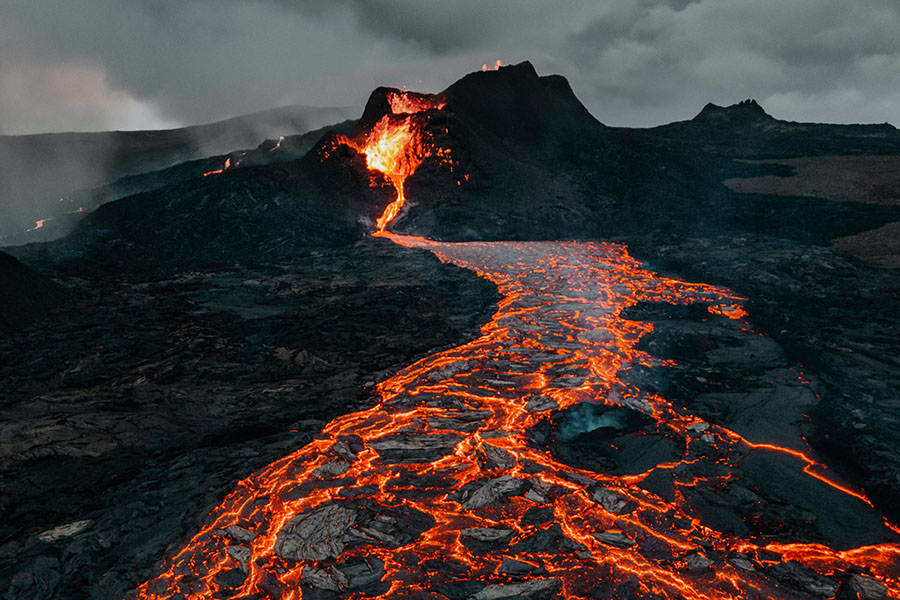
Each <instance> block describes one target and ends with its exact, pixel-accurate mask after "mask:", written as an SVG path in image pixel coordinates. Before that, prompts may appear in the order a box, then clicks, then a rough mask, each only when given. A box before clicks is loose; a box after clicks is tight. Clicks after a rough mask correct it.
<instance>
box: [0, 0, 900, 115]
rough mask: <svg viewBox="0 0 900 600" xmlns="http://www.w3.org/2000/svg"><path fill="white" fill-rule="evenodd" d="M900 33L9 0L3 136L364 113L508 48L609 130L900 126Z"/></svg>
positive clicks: (415, 9)
mask: <svg viewBox="0 0 900 600" xmlns="http://www.w3.org/2000/svg"><path fill="white" fill-rule="evenodd" d="M898 30H900V5H898V4H897V3H896V1H895V0H871V1H867V2H866V3H864V6H862V5H860V4H856V3H847V2H843V1H834V0H792V2H783V1H782V0H754V1H750V0H669V1H664V2H652V1H650V0H605V1H596V0H591V1H588V0H576V1H572V2H567V3H548V2H543V1H537V0H495V1H493V2H481V1H476V0H455V1H454V0H445V1H443V2H440V3H437V2H435V3H425V2H421V0H333V1H331V2H319V1H315V2H313V1H309V0H298V1H290V0H260V1H258V2H253V3H250V2H244V1H239V0H189V1H176V0H83V1H82V2H78V3H73V2H68V1H63V0H42V1H41V2H33V1H30V0H29V1H26V0H5V2H4V6H3V7H2V8H0V83H2V87H0V132H4V133H10V132H15V133H23V132H26V131H48V130H58V129H96V128H110V127H119V128H131V127H139V126H147V127H158V126H162V125H164V124H167V123H176V122H177V123H195V122H202V121H210V120H214V119H218V118H224V117H227V116H231V115H235V114H240V113H246V112H251V111H254V110H261V109H265V108H269V107H273V106H278V105H284V104H292V103H299V104H309V105H323V106H350V105H358V104H361V103H362V102H364V101H365V98H366V97H367V96H368V93H369V91H370V90H371V89H372V88H374V87H376V86H378V85H396V86H406V87H409V88H414V89H421V90H423V91H437V90H440V89H442V88H443V87H445V86H446V85H448V84H449V83H451V82H452V81H454V80H455V79H457V78H458V77H460V76H462V75H464V74H465V73H466V72H469V71H471V70H475V69H477V68H479V67H480V65H481V63H483V62H488V63H492V62H493V60H494V59H496V58H500V59H502V60H504V62H518V61H521V60H531V61H532V62H533V63H534V64H535V66H536V67H537V69H538V71H539V72H542V73H551V72H555V73H561V74H563V75H566V76H567V77H568V78H569V79H570V81H571V82H572V86H573V88H574V89H575V91H576V93H577V94H578V95H579V97H581V99H582V100H583V101H584V102H585V104H586V105H587V106H588V108H589V109H590V110H591V111H592V112H593V113H594V115H595V116H597V118H599V119H600V120H601V121H604V122H606V123H609V124H616V125H639V126H644V125H654V124H659V123H663V122H668V121H671V120H675V119H684V118H689V117H691V116H692V115H693V114H695V113H696V112H697V111H699V110H700V108H701V107H702V106H703V105H704V104H705V103H706V102H709V101H712V102H716V103H720V104H725V103H731V102H735V101H737V100H740V99H742V98H745V97H755V98H757V99H758V100H760V101H761V102H762V103H763V105H764V106H765V107H766V108H767V109H768V110H769V112H771V113H773V114H774V115H775V116H777V117H782V118H790V119H798V120H812V121H834V122H884V121H889V122H893V123H895V124H900V47H898V45H897V44H896V41H895V38H896V31H898Z"/></svg>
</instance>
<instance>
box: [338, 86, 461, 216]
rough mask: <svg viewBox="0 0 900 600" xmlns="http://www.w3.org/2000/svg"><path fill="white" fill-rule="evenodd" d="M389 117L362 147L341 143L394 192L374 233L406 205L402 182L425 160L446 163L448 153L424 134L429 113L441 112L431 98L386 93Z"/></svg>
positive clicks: (447, 150)
mask: <svg viewBox="0 0 900 600" xmlns="http://www.w3.org/2000/svg"><path fill="white" fill-rule="evenodd" d="M387 100H388V103H389V104H390V106H391V114H387V115H384V116H383V117H381V119H380V120H379V121H378V122H377V123H376V124H375V126H374V127H373V128H372V130H371V131H370V132H369V133H368V134H367V135H366V136H365V140H364V142H363V143H361V144H360V143H356V142H353V141H352V140H349V139H344V140H342V141H343V142H344V143H346V144H348V145H350V146H352V147H354V148H355V149H356V150H357V151H358V152H361V153H363V154H365V155H366V166H367V167H368V168H369V169H370V170H372V171H378V172H379V173H382V174H384V176H385V177H387V178H388V180H389V181H390V182H391V184H392V185H393V186H394V189H395V190H397V197H396V198H395V199H394V201H393V202H391V203H390V204H389V205H388V206H387V208H385V209H384V211H383V212H382V213H381V216H379V217H378V219H377V221H376V228H377V231H378V233H381V232H383V231H384V230H385V228H386V227H387V225H388V223H390V222H391V221H393V220H394V218H396V216H397V215H398V214H399V213H400V209H402V208H403V205H404V204H405V203H406V194H405V192H404V182H405V181H406V178H407V177H409V176H410V175H412V174H413V173H414V172H415V170H416V169H417V168H418V167H419V165H420V164H422V161H423V160H424V159H425V158H427V157H429V156H436V157H438V158H440V160H442V161H449V160H450V151H449V149H442V148H435V147H434V146H433V144H432V142H431V140H430V139H429V137H428V135H427V134H426V133H425V130H424V125H425V123H426V121H427V118H428V117H427V115H425V114H423V113H426V112H427V111H430V110H441V109H442V108H444V104H445V103H444V102H442V101H440V100H439V99H437V98H436V97H434V96H428V95H424V94H416V93H413V92H396V91H390V92H388V94H387Z"/></svg>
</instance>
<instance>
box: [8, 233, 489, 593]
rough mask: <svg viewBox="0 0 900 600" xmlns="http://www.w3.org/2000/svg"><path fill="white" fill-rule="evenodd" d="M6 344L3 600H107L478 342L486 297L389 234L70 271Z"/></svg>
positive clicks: (470, 280) (477, 284) (484, 290)
mask: <svg viewBox="0 0 900 600" xmlns="http://www.w3.org/2000/svg"><path fill="white" fill-rule="evenodd" d="M63 281H64V282H65V283H67V284H68V285H69V288H70V290H71V291H70V294H69V296H70V298H69V300H68V303H67V305H66V306H65V307H64V308H62V309H57V311H56V312H55V313H53V314H52V315H51V316H50V317H49V318H46V319H45V320H44V322H43V323H42V324H40V325H39V326H32V327H29V328H26V329H24V330H21V331H20V332H19V333H18V334H16V335H12V336H8V337H5V338H3V339H0V356H2V357H3V361H2V364H0V398H2V414H3V422H2V425H0V440H2V446H3V454H2V458H0V479H2V481H3V485H2V489H0V508H2V513H3V519H2V525H0V582H2V585H0V588H2V595H3V597H4V598H10V599H17V600H18V599H21V600H32V599H37V598H71V599H81V598H115V597H120V596H121V595H122V594H124V592H125V591H127V590H128V589H130V588H131V587H133V586H134V585H135V583H136V582H137V581H139V580H140V579H142V578H146V577H148V576H150V575H151V574H152V571H153V570H154V569H156V568H157V567H158V565H159V561H160V559H161V558H162V557H163V556H166V555H168V554H170V553H171V549H172V548H174V547H175V546H176V545H177V544H180V543H181V541H182V540H183V539H184V537H185V536H186V535H188V534H190V533H191V532H193V531H194V530H196V528H197V527H198V526H199V525H200V523H201V522H202V519H203V515H204V514H205V513H206V512H207V511H208V510H209V509H210V508H212V507H213V506H214V505H215V504H217V503H218V502H219V501H220V500H221V498H222V497H223V496H224V495H225V494H226V493H227V492H228V491H230V490H231V489H233V487H234V484H235V482H236V481H237V480H238V479H240V478H242V477H245V476H247V475H248V474H250V473H252V472H253V471H254V470H256V469H259V468H261V467H263V466H264V465H266V464H268V463H270V462H272V461H273V460H275V459H277V458H280V457H281V456H284V455H285V454H288V453H289V452H291V451H293V450H294V449H295V448H297V447H298V446H303V445H304V444H306V443H307V442H308V441H309V440H310V439H312V437H313V435H315V434H316V433H317V432H318V431H320V430H321V428H322V427H323V426H324V424H325V423H326V422H327V421H328V420H330V419H332V418H334V417H335V416H338V415H340V414H344V413H346V412H349V411H355V410H360V409H362V408H365V407H367V406H369V405H370V404H371V403H372V402H373V398H372V392H373V386H374V384H375V382H377V381H380V380H382V379H383V378H384V377H386V376H387V375H388V374H390V373H392V372H393V371H395V370H396V369H398V368H399V367H401V366H403V365H404V364H408V363H409V362H412V361H414V360H415V359H416V358H418V357H419V356H422V355H424V354H426V353H428V352H431V351H433V350H434V349H435V348H439V347H442V346H447V345H455V344H458V343H460V342H462V341H464V340H465V339H468V338H470V337H472V336H473V335H474V334H475V333H476V332H477V330H478V326H479V325H480V324H481V323H482V322H483V321H484V320H486V319H487V318H488V316H489V315H490V312H491V310H492V309H491V306H492V303H493V302H494V300H495V292H494V289H493V287H492V286H491V285H490V284H488V283H486V282H482V281H479V280H478V279H477V278H476V277H474V276H470V275H467V274H464V273H461V272H459V271H458V270H456V269H453V268H451V267H447V266H442V265H440V264H439V263H438V261H437V260H436V259H434V258H431V257H428V256H425V255H422V254H420V253H417V252H412V251H407V250H403V249H401V248H397V247H395V246H394V245H393V244H390V243H388V242H386V241H384V240H368V241H362V242H361V243H360V244H359V245H356V246H350V247H347V248H339V249H331V250H329V249H322V250H312V251H308V252H306V253H303V254H300V255H298V256H296V258H295V260H294V261H292V262H285V263H280V264H267V265H256V266H254V267H241V268H228V269H211V268H206V269H203V270H194V271H176V272H173V273H169V274H166V275H161V274H159V273H158V272H153V271H150V272H143V273H142V272H136V271H132V272H130V273H128V275H127V276H123V275H121V274H109V275H107V276H104V277H99V278H97V279H93V280H85V279H78V278H64V279H63Z"/></svg>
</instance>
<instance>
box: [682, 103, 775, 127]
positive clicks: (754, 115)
mask: <svg viewBox="0 0 900 600" xmlns="http://www.w3.org/2000/svg"><path fill="white" fill-rule="evenodd" d="M774 120H775V119H774V117H772V116H771V115H770V114H769V113H767V112H766V111H765V110H764V109H763V107H762V106H760V105H759V103H758V102H757V101H756V100H754V99H753V98H748V99H746V100H741V101H740V102H738V103H737V104H732V105H731V106H718V105H716V104H713V103H712V102H710V103H709V104H707V105H706V106H704V107H703V110H701V111H700V113H699V114H698V115H697V116H696V117H694V118H693V121H696V122H708V123H732V124H752V123H758V122H763V121H774Z"/></svg>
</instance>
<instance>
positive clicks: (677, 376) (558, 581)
mask: <svg viewBox="0 0 900 600" xmlns="http://www.w3.org/2000/svg"><path fill="white" fill-rule="evenodd" d="M313 135H314V136H315V141H312V140H311V139H310V137H306V138H304V139H303V140H300V139H298V138H291V137H290V136H285V137H284V138H283V139H282V138H280V137H279V138H276V139H273V140H271V141H268V142H265V143H263V144H262V145H260V146H258V147H257V148H255V149H253V150H240V151H234V152H229V153H228V154H225V155H220V156H217V157H214V158H211V159H208V160H204V161H202V162H196V163H185V164H184V165H176V166H174V167H170V168H169V169H165V170H161V171H157V172H155V173H153V174H145V175H143V177H145V179H143V180H142V181H143V183H142V182H137V183H136V185H139V186H141V187H140V188H139V189H140V190H142V191H141V193H137V194H134V195H130V196H127V197H124V198H121V199H117V200H114V201H111V202H106V203H104V204H102V205H101V206H99V207H98V208H97V209H96V210H93V211H90V212H88V211H86V214H85V215H84V216H83V217H82V218H81V219H80V220H79V222H78V224H77V226H76V227H75V229H74V231H73V232H72V233H71V234H69V235H68V236H66V237H64V238H62V239H60V240H56V241H52V242H47V243H39V244H28V245H26V246H17V247H9V248H6V250H7V251H8V252H9V253H10V254H12V255H14V256H15V257H17V258H18V260H20V261H22V262H23V263H25V264H27V265H29V267H30V268H32V269H36V270H37V271H39V272H42V273H44V274H45V275H44V276H40V275H37V273H33V271H28V273H29V277H31V278H33V279H34V280H35V281H40V282H42V283H41V285H43V286H44V287H43V288H41V289H43V290H47V291H45V292H27V291H24V290H23V293H22V294H20V295H15V294H14V296H15V302H17V303H19V305H22V303H23V302H24V301H25V300H26V299H27V298H26V297H27V295H28V294H34V293H44V294H46V295H47V296H48V297H51V296H53V294H51V292H50V290H51V289H52V290H57V291H59V290H60V289H63V288H58V287H56V286H57V284H55V283H53V282H52V281H50V279H48V278H46V276H52V277H53V278H54V279H55V280H57V281H58V282H60V283H62V284H65V286H66V287H65V290H66V291H65V293H66V294H67V299H68V302H67V303H66V304H65V305H63V307H64V308H57V309H54V310H49V309H47V310H43V311H37V312H38V313H40V314H37V315H35V317H34V318H35V319H36V318H37V317H43V320H42V321H37V322H36V323H34V324H25V323H23V327H22V328H21V329H19V330H18V331H16V332H11V333H9V334H7V335H6V336H5V337H3V338H0V350H2V352H3V355H4V356H9V357H10V361H9V363H8V364H5V365H4V366H3V367H2V370H0V381H2V383H0V386H2V387H0V389H2V391H3V395H2V397H3V398H4V403H5V404H4V411H5V413H7V414H8V415H10V417H8V419H9V420H8V422H7V423H6V424H5V425H4V428H3V430H2V431H3V435H4V440H5V442H4V455H3V456H2V462H0V469H2V470H3V473H4V481H5V482H9V484H5V485H4V489H3V491H2V494H3V496H2V497H0V504H2V505H3V506H5V507H6V506H8V507H12V513H11V514H12V515H13V517H14V518H13V519H10V520H8V523H7V524H4V525H3V527H4V528H3V529H2V530H0V536H2V539H4V540H11V541H9V542H4V545H3V546H0V561H2V562H0V572H2V573H3V575H4V577H5V578H8V581H9V584H8V588H7V595H8V596H9V597H11V598H37V597H47V598H76V597H85V596H88V597H107V596H108V595H109V594H110V593H112V594H113V595H116V596H125V597H129V598H260V599H262V598H365V597H379V598H397V597H422V598H435V599H445V598H449V599H451V600H454V599H456V598H475V599H478V600H490V599H500V598H512V597H524V598H556V597H560V598H562V597H565V598H749V597H766V598H866V599H868V598H882V597H896V596H898V595H900V528H898V526H897V523H898V521H900V513H898V510H897V503H896V498H897V497H900V484H898V482H900V456H898V455H897V453H896V448H897V447H898V445H897V444H898V442H900V440H898V438H897V436H898V434H897V431H896V428H895V427H893V426H892V425H891V423H893V422H894V421H895V419H896V418H897V410H898V409H897V406H896V402H895V399H894V398H893V396H892V390H894V389H896V386H897V384H898V383H900V378H898V373H900V364H898V363H897V360H896V358H895V357H896V356H898V355H900V352H898V350H900V348H898V346H900V342H898V340H900V322H898V321H897V318H896V315H897V314H900V311H898V309H900V285H898V280H897V278H896V273H895V272H894V271H891V270H890V269H888V268H886V267H884V266H883V265H884V264H892V263H891V262H890V261H881V260H880V261H879V263H876V262H867V261H865V260H863V258H865V257H866V255H865V254H864V253H860V256H861V257H862V258H860V257H856V256H853V255H850V254H846V253H845V252H843V251H842V250H841V249H840V248H856V247H858V246H855V245H853V244H850V243H848V242H847V240H850V239H866V237H865V236H867V235H870V234H869V232H872V231H879V230H881V229H883V228H885V227H890V224H891V223H894V222H897V221H900V206H898V203H897V202H896V199H895V198H893V196H891V195H890V192H889V190H890V181H891V180H890V178H891V177H892V173H894V171H892V170H891V169H890V168H883V166H884V165H885V164H888V165H890V164H893V163H892V162H891V161H893V160H896V157H898V156H900V133H898V132H897V130H896V129H894V128H892V127H890V126H882V125H847V126H839V125H816V124H804V123H793V122H785V121H781V120H778V119H776V118H774V117H772V116H770V115H768V114H767V113H766V112H765V110H764V109H763V108H762V107H761V106H760V105H759V104H758V103H756V102H755V101H744V102H741V103H740V104H737V105H734V106H730V107H718V106H715V105H707V106H706V107H705V108H703V110H702V111H701V112H700V113H699V114H698V115H697V116H696V117H694V118H693V119H690V120H686V121H681V122H678V123H672V124H669V125H664V126H661V127H656V128H651V129H627V128H617V127H610V126H608V125H605V124H603V123H601V122H600V121H598V120H597V119H595V118H594V117H593V116H592V115H591V114H590V113H589V112H588V111H587V109H586V108H585V107H584V106H583V105H582V104H581V102H580V101H579V100H578V98H577V97H576V96H575V94H574V93H573V91H572V89H571V87H570V86H569V84H568V83H567V81H566V80H565V79H564V78H563V77H560V76H556V75H553V76H540V75H539V74H538V73H537V72H536V71H535V69H534V67H533V66H532V65H531V64H529V63H521V64H518V65H512V66H501V67H500V68H498V69H497V70H484V71H479V72H475V73H472V74H469V75H467V76H465V77H464V78H462V79H461V80H459V81H457V82H456V83H454V84H452V85H450V86H449V87H447V88H446V89H445V90H443V91H442V92H439V93H437V94H421V93H416V92H410V91H405V90H399V89H395V88H388V87H383V88H378V89H376V90H375V91H373V93H372V94H371V96H370V98H369V101H368V102H367V104H366V107H365V109H364V110H363V113H362V115H361V116H360V118H359V119H358V120H357V121H354V122H352V123H350V124H343V125H342V126H340V127H338V128H336V129H335V130H331V131H328V132H327V133H321V134H320V133H316V134H313ZM824 161H827V164H829V165H830V168H829V169H828V172H829V173H832V174H834V173H844V174H845V176H844V177H843V178H837V179H835V178H834V177H825V176H823V175H821V174H820V173H819V171H814V170H810V168H809V167H808V165H810V164H813V165H814V164H819V163H820V162H824ZM811 173H812V174H811ZM853 173H864V174H865V175H866V177H865V179H866V181H868V182H869V183H868V185H869V187H867V188H866V190H867V191H866V193H865V194H862V193H861V192H860V193H857V194H856V195H854V196H848V195H847V193H846V186H844V185H842V184H841V181H846V180H847V178H849V177H851V176H852V174H853ZM810 181H813V182H814V183H815V188H814V189H813V190H812V191H810ZM776 183H777V186H776V185H775V184H776ZM863 196H864V200H861V199H860V198H861V197H863ZM856 236H861V237H858V238H857V237H856ZM561 240H562V241H561ZM835 240H838V241H835ZM880 257H881V255H879V258H880ZM15 269H17V272H25V271H23V270H25V269H26V267H25V266H24V265H21V264H19V263H15ZM35 285H37V284H35ZM36 289H37V288H36ZM98 490H103V491H102V493H101V492H98ZM129 590H130V591H129Z"/></svg>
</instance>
